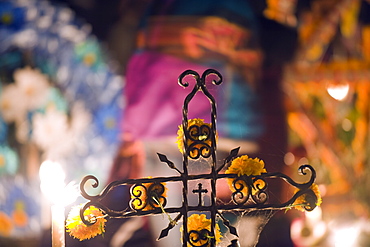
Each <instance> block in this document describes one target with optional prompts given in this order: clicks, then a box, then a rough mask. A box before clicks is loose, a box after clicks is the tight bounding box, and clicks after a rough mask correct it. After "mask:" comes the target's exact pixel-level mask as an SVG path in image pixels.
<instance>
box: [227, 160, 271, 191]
mask: <svg viewBox="0 0 370 247" xmlns="http://www.w3.org/2000/svg"><path fill="white" fill-rule="evenodd" d="M264 167H265V163H264V162H263V160H260V159H258V158H254V159H252V158H249V157H248V155H242V156H240V157H237V158H235V159H234V160H233V161H232V162H231V165H230V167H229V168H228V169H227V170H226V172H225V173H226V174H237V175H238V176H239V177H241V176H244V175H245V176H258V175H261V174H262V173H266V172H267V171H266V169H265V168H264ZM234 180H235V178H228V179H227V183H228V184H229V187H230V189H231V190H232V191H234V190H235V188H234V186H233V182H234ZM238 183H242V184H241V185H242V186H243V187H244V189H243V190H242V192H243V194H248V188H247V186H246V184H245V183H244V182H242V181H238ZM258 183H259V185H260V186H263V185H264V182H263V181H262V180H259V181H258ZM255 192H257V191H256V190H255V189H253V193H255Z"/></svg>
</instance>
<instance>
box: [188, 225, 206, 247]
mask: <svg viewBox="0 0 370 247" xmlns="http://www.w3.org/2000/svg"><path fill="white" fill-rule="evenodd" d="M188 235H189V244H190V245H191V246H193V247H207V246H210V239H211V237H210V236H211V232H210V231H208V230H207V229H202V230H200V231H196V230H191V231H189V234H188Z"/></svg>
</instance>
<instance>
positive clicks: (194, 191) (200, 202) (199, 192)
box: [193, 183, 208, 206]
mask: <svg viewBox="0 0 370 247" xmlns="http://www.w3.org/2000/svg"><path fill="white" fill-rule="evenodd" d="M202 186H203V185H202V183H199V184H198V189H197V190H193V193H198V206H203V201H202V193H208V190H207V189H202Z"/></svg>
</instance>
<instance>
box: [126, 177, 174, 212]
mask: <svg viewBox="0 0 370 247" xmlns="http://www.w3.org/2000/svg"><path fill="white" fill-rule="evenodd" d="M130 193H131V197H132V198H131V200H130V206H131V208H132V209H133V210H137V211H141V210H153V209H155V208H158V207H161V206H162V207H164V206H166V203H167V200H166V197H164V196H163V194H164V193H165V187H164V185H163V184H161V183H151V184H134V185H133V186H132V187H131V190H130Z"/></svg>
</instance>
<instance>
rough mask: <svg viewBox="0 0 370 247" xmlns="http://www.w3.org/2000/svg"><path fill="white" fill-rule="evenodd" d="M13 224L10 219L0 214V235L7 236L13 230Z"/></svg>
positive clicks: (2, 213)
mask: <svg viewBox="0 0 370 247" xmlns="http://www.w3.org/2000/svg"><path fill="white" fill-rule="evenodd" d="M13 227H14V226H13V224H12V220H11V219H10V217H9V216H8V215H7V214H5V213H4V212H0V235H2V236H6V237H7V236H9V235H10V233H11V232H12V230H13Z"/></svg>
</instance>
